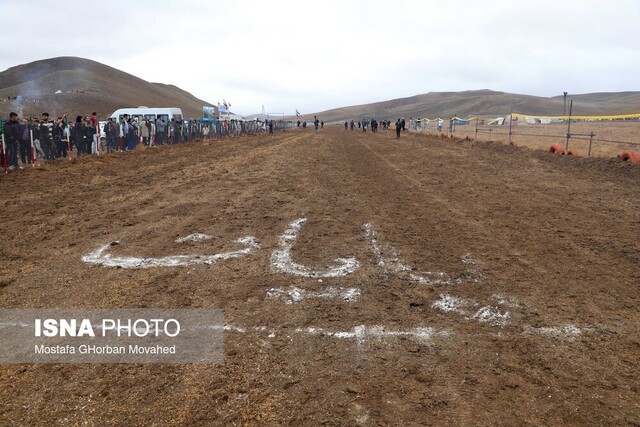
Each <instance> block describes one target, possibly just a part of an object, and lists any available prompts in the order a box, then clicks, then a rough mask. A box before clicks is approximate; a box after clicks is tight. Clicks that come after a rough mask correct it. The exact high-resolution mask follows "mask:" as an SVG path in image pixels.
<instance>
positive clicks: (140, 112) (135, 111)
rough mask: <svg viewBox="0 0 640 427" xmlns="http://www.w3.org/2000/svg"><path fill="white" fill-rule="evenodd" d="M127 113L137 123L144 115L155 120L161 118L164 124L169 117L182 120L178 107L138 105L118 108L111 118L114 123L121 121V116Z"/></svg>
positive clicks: (169, 119)
mask: <svg viewBox="0 0 640 427" xmlns="http://www.w3.org/2000/svg"><path fill="white" fill-rule="evenodd" d="M125 114H127V115H129V118H131V119H136V118H137V119H138V123H141V122H142V119H143V118H144V117H146V118H147V119H149V120H151V121H153V122H155V121H157V120H161V119H163V120H164V122H165V123H166V124H169V123H170V122H171V119H175V120H176V121H182V110H181V109H180V108H171V107H167V108H161V107H157V108H149V107H138V108H120V109H119V110H116V111H114V112H113V114H111V116H110V117H111V118H112V119H113V121H114V122H115V123H120V122H121V121H122V117H123V116H124V115H125Z"/></svg>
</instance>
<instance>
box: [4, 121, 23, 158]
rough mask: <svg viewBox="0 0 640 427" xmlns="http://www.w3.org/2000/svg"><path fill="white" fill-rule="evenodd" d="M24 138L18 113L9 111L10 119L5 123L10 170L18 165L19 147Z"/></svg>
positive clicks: (5, 141) (5, 140) (5, 139)
mask: <svg viewBox="0 0 640 427" xmlns="http://www.w3.org/2000/svg"><path fill="white" fill-rule="evenodd" d="M21 139H22V125H21V124H20V122H19V121H18V115H17V114H16V113H14V112H11V113H9V120H7V121H6V122H5V124H4V143H5V145H6V147H7V164H8V165H9V170H14V169H15V168H17V167H18V147H19V146H20V140H21Z"/></svg>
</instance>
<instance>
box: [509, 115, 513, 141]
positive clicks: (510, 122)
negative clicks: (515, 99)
mask: <svg viewBox="0 0 640 427" xmlns="http://www.w3.org/2000/svg"><path fill="white" fill-rule="evenodd" d="M512 123H513V107H511V113H509V144H511V124H512Z"/></svg>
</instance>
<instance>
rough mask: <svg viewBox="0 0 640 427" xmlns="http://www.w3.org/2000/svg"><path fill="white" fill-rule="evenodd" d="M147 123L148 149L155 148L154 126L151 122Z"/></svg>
mask: <svg viewBox="0 0 640 427" xmlns="http://www.w3.org/2000/svg"><path fill="white" fill-rule="evenodd" d="M148 122H149V128H150V129H151V134H150V135H149V147H155V146H156V145H157V144H156V132H157V130H156V124H155V123H153V122H152V121H151V120H149V121H148Z"/></svg>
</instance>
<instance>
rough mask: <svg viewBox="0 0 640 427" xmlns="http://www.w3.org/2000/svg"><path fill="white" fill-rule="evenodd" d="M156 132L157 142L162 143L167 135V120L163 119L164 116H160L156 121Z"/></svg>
mask: <svg viewBox="0 0 640 427" xmlns="http://www.w3.org/2000/svg"><path fill="white" fill-rule="evenodd" d="M156 132H157V135H158V144H161V145H162V144H164V143H165V137H166V135H167V122H165V121H164V118H161V119H160V120H158V122H157V123H156Z"/></svg>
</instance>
